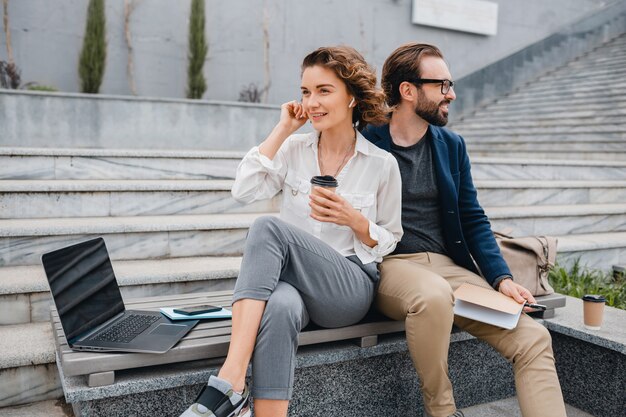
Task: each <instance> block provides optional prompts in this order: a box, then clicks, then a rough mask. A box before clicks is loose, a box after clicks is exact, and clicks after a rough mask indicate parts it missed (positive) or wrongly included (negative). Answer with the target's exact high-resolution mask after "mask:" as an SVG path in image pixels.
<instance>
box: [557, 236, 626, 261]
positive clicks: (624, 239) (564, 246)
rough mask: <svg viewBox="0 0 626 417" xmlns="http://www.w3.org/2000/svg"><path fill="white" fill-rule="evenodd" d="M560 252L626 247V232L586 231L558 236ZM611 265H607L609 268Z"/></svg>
mask: <svg viewBox="0 0 626 417" xmlns="http://www.w3.org/2000/svg"><path fill="white" fill-rule="evenodd" d="M558 239H559V248H558V250H559V252H584V251H593V250H601V249H612V248H626V232H607V233H584V234H575V235H574V234H571V235H563V236H558ZM610 266H611V265H606V268H609V267H610Z"/></svg>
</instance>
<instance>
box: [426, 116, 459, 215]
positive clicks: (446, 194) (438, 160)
mask: <svg viewBox="0 0 626 417" xmlns="http://www.w3.org/2000/svg"><path fill="white" fill-rule="evenodd" d="M428 130H429V131H430V137H431V138H432V139H433V141H432V145H433V156H434V158H433V159H434V162H435V173H436V174H437V184H438V185H439V195H440V198H441V201H442V202H450V200H449V199H450V198H451V197H454V201H456V200H457V198H458V197H457V190H456V187H455V185H454V181H453V180H452V171H451V170H450V154H449V151H448V144H447V143H446V142H445V141H444V140H443V139H442V138H441V134H440V131H439V129H437V128H435V127H433V126H432V125H429V126H428ZM455 205H456V204H455Z"/></svg>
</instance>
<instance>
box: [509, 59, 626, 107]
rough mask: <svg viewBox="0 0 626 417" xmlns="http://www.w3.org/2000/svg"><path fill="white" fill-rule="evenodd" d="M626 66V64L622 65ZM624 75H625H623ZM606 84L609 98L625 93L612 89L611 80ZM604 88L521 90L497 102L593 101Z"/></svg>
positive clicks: (623, 88) (618, 88) (625, 89)
mask: <svg viewBox="0 0 626 417" xmlns="http://www.w3.org/2000/svg"><path fill="white" fill-rule="evenodd" d="M624 65H626V64H624ZM624 75H626V73H625V74H624ZM606 84H608V85H609V86H610V87H609V88H608V89H607V90H608V91H606V93H607V95H610V97H611V98H612V97H620V96H623V95H624V93H625V92H626V87H622V86H615V88H613V85H612V84H613V83H612V80H608V79H607V80H606ZM603 88H605V87H600V86H590V87H589V88H585V89H582V88H581V89H569V88H567V87H563V88H561V89H553V90H550V89H544V90H543V91H529V90H524V89H521V90H520V91H517V92H515V93H511V94H509V95H507V96H503V97H502V98H500V99H498V101H499V102H501V103H504V102H518V101H519V102H521V101H530V102H533V101H534V102H543V101H550V102H552V101H554V99H557V98H558V99H559V100H561V102H567V101H569V100H570V99H589V100H594V99H597V98H598V91H599V90H600V91H602V89H603Z"/></svg>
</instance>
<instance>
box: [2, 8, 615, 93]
mask: <svg viewBox="0 0 626 417" xmlns="http://www.w3.org/2000/svg"><path fill="white" fill-rule="evenodd" d="M497 2H498V3H499V21H498V35H497V36H493V37H489V36H481V35H473V34H467V33H462V32H455V31H450V30H443V29H435V28H429V27H425V26H416V25H413V24H411V22H410V21H411V17H410V16H411V8H412V2H411V1H410V0H360V1H358V2H357V1H350V2H348V1H340V0H318V1H314V2H312V1H302V0H228V1H217V0H207V2H206V6H207V35H208V39H209V54H208V58H207V63H206V65H205V74H206V76H207V78H208V91H207V92H206V94H205V96H204V98H205V99H212V100H237V98H238V96H239V91H240V90H241V89H242V87H243V86H246V85H248V84H250V83H256V84H257V85H259V86H263V85H264V77H265V73H264V47H263V44H264V37H263V22H264V19H265V20H266V22H267V27H268V28H269V37H268V40H269V65H270V77H271V81H272V84H271V88H270V90H269V94H268V97H267V102H269V103H281V102H284V101H287V100H290V99H292V98H294V97H295V96H296V94H298V91H299V89H298V85H299V63H300V61H301V59H302V58H303V56H304V55H305V54H306V53H307V52H309V51H311V50H313V49H314V48H316V47H318V46H321V45H328V44H338V43H345V44H349V45H353V46H355V47H356V48H357V49H359V50H360V51H361V52H362V53H363V54H364V55H365V57H366V58H367V59H368V60H369V61H370V62H371V63H373V64H374V65H375V66H376V67H377V68H378V69H379V70H380V68H381V67H382V63H383V61H384V59H385V57H386V56H387V55H388V54H389V52H391V51H392V50H393V49H394V48H395V47H396V46H398V45H399V44H400V43H403V42H406V41H411V40H420V41H425V42H432V43H435V44H437V45H439V46H440V47H441V48H442V49H443V51H444V53H446V55H447V58H448V61H449V62H450V65H451V69H452V72H453V75H454V77H455V78H461V77H462V76H464V75H467V74H469V73H472V72H474V71H475V70H477V69H479V68H482V67H484V66H485V65H487V64H489V63H492V62H494V61H497V60H498V59H500V58H503V57H505V56H508V55H510V54H511V53H513V52H515V51H518V50H520V49H522V48H524V47H525V46H527V45H529V44H531V43H533V42H535V41H537V40H539V39H542V38H544V37H546V36H548V35H549V34H550V33H552V32H554V31H555V30H557V29H558V28H559V27H561V26H563V25H565V24H568V23H571V22H573V21H575V20H577V19H579V18H581V17H582V16H585V15H586V14H588V13H589V12H591V11H593V10H595V9H597V8H598V7H600V6H602V5H603V4H605V3H607V2H606V1H600V0H550V1H544V0H523V1H522V0H519V1H510V0H509V1H505V0H497ZM87 3H88V1H87V0H55V1H49V0H10V3H9V14H10V23H11V36H12V43H13V49H14V54H15V61H16V63H17V64H18V66H19V67H20V68H21V69H22V78H23V81H24V82H28V81H36V82H39V83H41V84H50V85H54V86H56V87H57V88H59V89H60V90H62V91H67V92H76V91H78V75H77V62H78V54H79V51H80V47H81V42H82V35H83V31H84V26H85V13H86V9H87ZM106 4H107V9H106V12H107V25H108V26H107V28H108V30H107V37H108V45H109V47H108V61H107V69H106V73H105V80H104V83H103V86H102V90H101V92H102V93H107V94H129V93H130V89H129V85H128V80H127V76H126V63H127V49H126V44H125V41H124V29H123V20H124V19H123V1H122V0H108V1H107V2H106ZM189 8H190V0H142V1H141V2H140V3H139V6H138V7H137V9H136V11H135V13H134V15H133V18H132V21H131V31H132V36H133V38H134V48H135V54H134V57H135V68H136V74H135V78H136V84H137V89H138V93H139V95H142V96H160V97H183V96H184V91H185V80H186V58H185V57H186V47H187V21H188V15H189ZM264 16H266V17H265V18H264ZM5 41H6V40H5V36H4V32H2V33H0V59H6V49H5Z"/></svg>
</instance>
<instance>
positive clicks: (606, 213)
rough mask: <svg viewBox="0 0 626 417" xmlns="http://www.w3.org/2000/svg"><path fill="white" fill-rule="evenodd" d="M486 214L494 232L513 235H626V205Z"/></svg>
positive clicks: (500, 210)
mask: <svg viewBox="0 0 626 417" xmlns="http://www.w3.org/2000/svg"><path fill="white" fill-rule="evenodd" d="M485 212H486V213H487V216H488V217H489V220H490V221H491V225H492V227H493V229H494V230H505V229H507V228H508V229H512V230H511V234H512V235H513V236H533V235H570V234H584V233H603V232H626V203H614V204H576V205H572V204H564V205H537V206H522V207H520V206H502V207H486V208H485ZM625 244H626V242H625Z"/></svg>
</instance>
